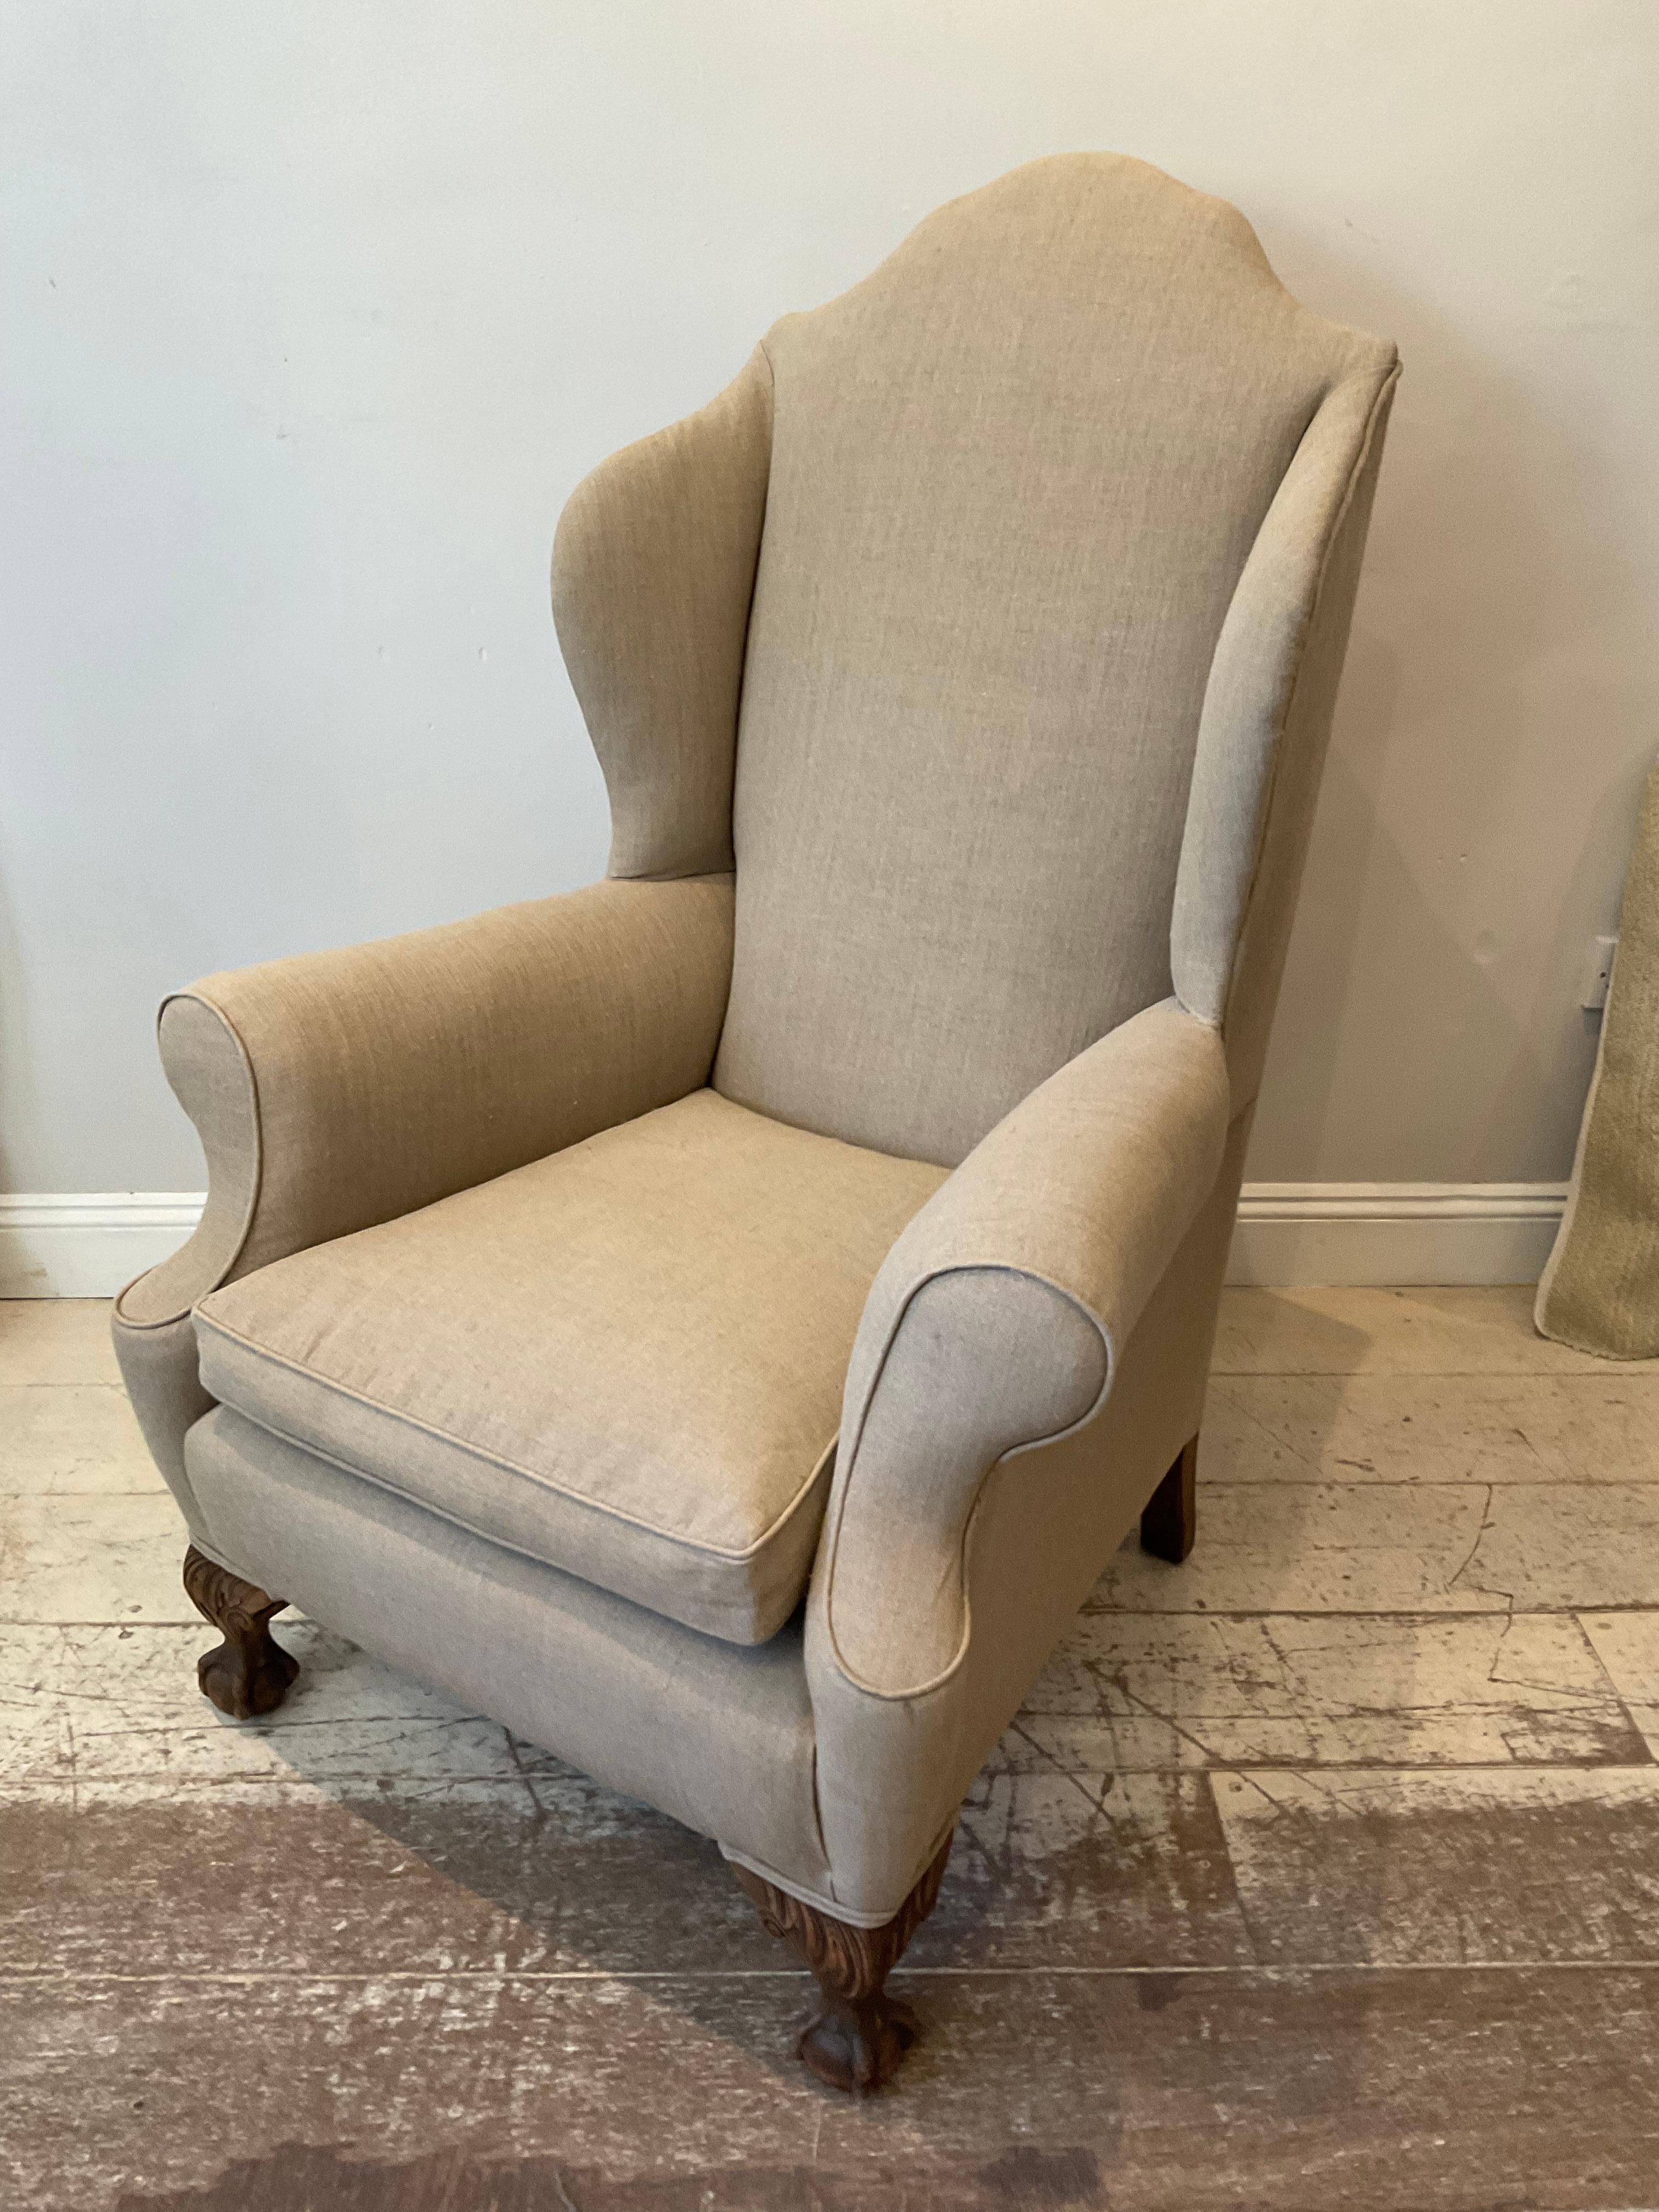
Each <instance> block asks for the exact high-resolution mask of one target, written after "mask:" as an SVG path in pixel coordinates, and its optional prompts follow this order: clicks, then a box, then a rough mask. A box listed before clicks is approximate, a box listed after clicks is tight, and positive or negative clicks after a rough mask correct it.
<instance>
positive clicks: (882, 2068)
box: [732, 1831, 954, 2096]
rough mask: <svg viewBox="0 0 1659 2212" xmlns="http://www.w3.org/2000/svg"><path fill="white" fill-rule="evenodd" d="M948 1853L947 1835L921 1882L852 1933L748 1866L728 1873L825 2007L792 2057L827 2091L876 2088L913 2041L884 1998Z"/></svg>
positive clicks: (897, 2005) (911, 2030)
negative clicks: (795, 1955)
mask: <svg viewBox="0 0 1659 2212" xmlns="http://www.w3.org/2000/svg"><path fill="white" fill-rule="evenodd" d="M953 1832H954V1831H953ZM950 1856H951V1837H950V1836H946V1838H945V1841H944V1842H943V1844H940V1846H939V1854H938V1857H936V1858H935V1859H934V1860H933V1864H932V1865H931V1866H930V1867H929V1868H928V1869H927V1872H926V1874H924V1875H922V1877H921V1881H919V1882H918V1883H917V1884H916V1886H915V1888H914V1889H913V1890H912V1891H911V1892H910V1894H909V1895H908V1897H907V1898H906V1899H905V1900H904V1902H903V1904H902V1905H900V1907H899V1909H898V1911H896V1913H895V1914H894V1915H893V1917H892V1918H891V1919H890V1920H889V1921H887V1922H886V1923H884V1925H883V1926H882V1927H879V1928H854V1926H853V1925H852V1923H850V1922H848V1921H846V1920H836V1919H832V1918H831V1917H830V1916H829V1913H827V1912H820V1911H819V1910H818V1909H817V1906H816V1905H803V1904H802V1902H801V1900H800V1899H799V1898H798V1897H791V1896H790V1895H789V1894H788V1893H787V1892H786V1891H784V1890H781V1889H778V1888H775V1887H774V1886H773V1884H772V1883H771V1882H769V1881H766V1880H765V1878H764V1877H763V1875H757V1874H751V1873H750V1870H749V1869H748V1868H747V1867H744V1866H738V1865H736V1864H734V1865H733V1867H732V1872H733V1874H735V1875H737V1877H738V1881H740V1882H741V1883H742V1884H743V1886H744V1888H745V1889H746V1890H747V1891H748V1893H749V1894H750V1897H752V1898H753V1899H754V1900H755V1903H756V1905H757V1906H758V1907H759V1909H760V1917H761V1925H762V1926H763V1928H764V1929H766V1931H767V1933H768V1935H769V1936H781V1938H782V1939H783V1941H784V1942H787V1943H789V1944H791V1945H792V1946H793V1948H794V1949H795V1950H797V1951H798V1952H799V1954H800V1955H801V1957H802V1958H803V1959H804V1960H805V1961H806V1964H807V1965H808V1966H810V1967H811V1970H812V1972H813V1973H814V1974H815V1975H816V1976H817V1984H818V1987H819V1989H820V1990H823V2010H822V2011H821V2012H818V2013H816V2014H814V2015H813V2017H812V2018H811V2020H809V2021H807V2023H806V2025H805V2027H803V2028H802V2030H801V2032H800V2033H799V2036H798V2037H797V2038H796V2039H795V2056H796V2057H798V2058H800V2059H804V2060H805V2063H806V2064H807V2065H808V2066H810V2067H811V2069H812V2071H813V2073H815V2074H816V2075H817V2077H818V2079H819V2080H820V2081H827V2082H829V2086H830V2087H832V2088H835V2089H846V2090H849V2091H850V2092H851V2093H853V2095H854V2096H863V2095H864V2094H865V2093H866V2092H867V2091H869V2090H872V2089H878V2088H880V2087H881V2085H882V2083H883V2082H884V2081H887V2080H888V2079H889V2078H890V2075H892V2074H893V2073H894V2072H896V2069H897V2067H898V2063H899V2061H900V2060H901V2059H902V2057H903V2056H904V2054H905V2052H906V2051H908V2049H909V2048H910V2045H912V2044H913V2043H914V2042H915V2039H916V2033H917V2027H916V2016H915V2013H914V2012H913V2011H912V2009H911V2008H910V2007H909V2006H908V2004H906V2003H905V2002H904V2000H903V1998H902V1997H890V1996H888V1994H887V1990H886V1988H885V1984H886V1980H887V1977H888V1975H889V1974H890V1973H891V1972H892V1970H893V1968H894V1967H895V1966H896V1965H897V1964H898V1961H899V1959H900V1957H901V1955H902V1953H903V1950H904V1948H905V1946H906V1944H907V1943H908V1942H909V1941H910V1938H911V1937H912V1936H914V1935H915V1932H916V1930H917V1929H918V1928H920V1927H921V1923H922V1922H923V1921H924V1920H925V1919H926V1918H927V1916H928V1914H929V1913H930V1912H931V1911H933V1905H934V1902H935V1900H936V1899H937V1898H938V1896H939V1883H940V1882H941V1881H942V1880H943V1879H944V1876H945V1861H946V1859H948V1858H949V1857H950Z"/></svg>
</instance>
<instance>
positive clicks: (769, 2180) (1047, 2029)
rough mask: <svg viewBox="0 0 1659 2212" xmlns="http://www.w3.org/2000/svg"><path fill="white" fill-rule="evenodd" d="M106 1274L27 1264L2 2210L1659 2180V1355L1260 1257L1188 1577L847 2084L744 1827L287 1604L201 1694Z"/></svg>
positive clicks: (1358, 2201)
mask: <svg viewBox="0 0 1659 2212" xmlns="http://www.w3.org/2000/svg"><path fill="white" fill-rule="evenodd" d="M105 1328H106V1315H105V1310H104V1309H103V1308H102V1307H101V1306H100V1305H96V1304H89V1303H86V1304H83V1303H75V1304H69V1303H58V1304H39V1305H27V1304H9V1305H0V1462H3V1470H4V1472H3V1476H0V1489H3V1491H4V1492H7V1493H8V1495H7V1496H6V1498H4V1500H3V1503H0V1513H3V1516H4V1517H3V1544H0V1647H3V1651H0V1869H3V1873H0V1923H3V1938H0V1942H3V1950H0V1968H3V1972H0V2007H3V2018H0V2146H3V2149H0V2174H3V2177H4V2178H3V2180H0V2203H3V2204H4V2205H5V2206H6V2207H7V2208H8V2212H10V2208H14V2207H16V2208H24V2207H27V2208H34V2207H52V2208H54V2209H56V2208H62V2212H83V2208H84V2212H106V2208H112V2207H116V2206H121V2207H126V2208H133V2209H134V2212H137V2208H155V2207H169V2208H178V2212H183V2208H185V2207H190V2208H192V2212H232V2208H235V2212H276V2209H277V2208H279V2207H280V2208H283V2212H337V2208H344V2212H368V2208H373V2212H393V2209H394V2208H396V2212H439V2208H443V2212H474V2208H489V2207H494V2208H497V2212H543V2208H547V2212H618V2208H629V2212H641V2208H650V2212H692V2208H699V2212H702V2208H715V2209H716V2212H723V2209H724V2208H737V2207H742V2208H745V2212H796V2208H799V2212H809V2208H811V2212H842V2208H846V2209H847V2212H854V2208H856V2212H978V2208H982V2207H991V2206H1022V2207H1024V2206H1030V2207H1043V2208H1049V2212H1056V2208H1064V2207H1110V2208H1113V2212H1141V2208H1146V2212H1152V2208H1159V2212H1207V2209H1208V2208H1223V2207H1225V2208H1228V2212H1237V2208H1264V2209H1265V2208H1269V2207H1271V2208H1273V2212H1335V2208H1339V2207H1365V2208H1384V2207H1387V2208H1412V2212H1429V2209H1430V2208H1433V2212H1471V2208H1477V2207H1478V2208H1480V2212H1498V2208H1500V2207H1502V2208H1510V2207H1516V2208H1518V2207H1523V2206H1524V2207H1531V2208H1535V2212H1570V2208H1571V2212H1614V2208H1620V2212H1630V2208H1651V2207H1656V2206H1659V1765H1656V1763H1655V1760H1656V1752H1659V1363H1655V1364H1650V1365H1649V1366H1647V1367H1610V1366H1604V1365H1600V1364H1597V1363H1595V1362H1594V1361H1592V1360H1590V1359H1589V1358H1580V1357H1578V1356H1576V1355H1574V1354H1572V1353H1571V1352H1564V1351H1563V1350H1561V1349H1560V1348H1559V1347H1558V1346H1551V1345H1547V1344H1544V1343H1542V1342H1541V1341H1540V1340H1538V1339H1537V1338H1536V1337H1534V1334H1533V1333H1532V1330H1531V1327H1530V1323H1529V1321H1528V1297H1527V1294H1526V1293H1524V1292H1522V1291H1507V1290H1501V1291H1404V1292H1389V1291H1313V1292H1297V1293H1277V1292H1270V1291H1231V1292H1229V1293H1228V1296H1227V1301H1226V1304H1225V1311H1224V1317H1223V1324H1222V1330H1221V1336H1220V1341H1219V1346H1218V1354H1217V1360H1216V1375H1215V1380H1214V1384H1213V1388H1212V1395H1211V1400H1210V1406H1209V1410H1208V1414H1207V1419H1206V1431H1205V1439H1206V1441H1205V1456H1204V1460H1203V1463H1202V1468H1201V1475H1202V1481H1201V1487H1200V1533H1199V1546H1198V1549H1197V1551H1196V1552H1195V1553H1194V1556H1193V1558H1192V1559H1191V1560H1190V1562H1189V1563H1188V1565H1187V1566H1186V1567H1184V1568H1180V1569H1175V1568H1170V1567H1166V1566H1163V1565H1159V1564H1158V1563H1157V1562H1155V1561H1153V1560H1151V1559H1146V1558H1145V1557H1143V1556H1142V1555H1141V1554H1140V1553H1139V1552H1137V1551H1134V1550H1126V1551H1125V1552H1124V1553H1122V1554H1121V1556H1120V1558H1119V1559H1118V1560H1117V1561H1116V1562H1115V1565H1114V1566H1113V1568H1112V1569H1111V1571H1109V1573H1108V1575H1107V1576H1106V1577H1105V1578H1104V1580H1103V1582H1102V1583H1101V1584H1100V1587H1099V1589H1098V1591H1097V1594H1096V1596H1095V1598H1094V1599H1093V1601H1091V1606H1090V1608H1089V1610H1088V1611H1087V1612H1086V1613H1085V1615H1084V1617H1083V1618H1082V1619H1081V1620H1079V1623H1078V1625H1077V1626H1076V1629H1075V1631H1074V1632H1073V1634H1072V1635H1071V1636H1070V1637H1069V1638H1067V1639H1066V1643H1065V1644H1064V1646H1063V1647H1062V1649H1061V1650H1060V1652H1059V1653H1058V1654H1057V1655H1056V1656H1055V1658H1054V1662H1053V1663H1052V1664H1051V1666H1050V1667H1049V1668H1048V1672H1047V1674H1045V1676H1044V1678H1043V1680H1042V1683H1041V1684H1040V1685H1039V1686H1038V1688H1037V1689H1036V1691H1035V1692H1034V1693H1033V1695H1032V1697H1031V1699H1030V1704H1029V1705H1028V1706H1027V1708H1026V1709H1025V1711H1024V1713H1023V1714H1022V1715H1021V1717H1019V1719H1018V1722H1017V1723H1015V1725H1014V1726H1013V1728H1012V1729H1010V1731H1009V1733H1008V1735H1007V1737H1006V1741H1004V1743H1003V1744H1002V1745H1001V1747H1000V1749H999V1751H998V1752H997V1753H996V1755H995V1756H994V1759H992V1760H991V1762H990V1764H989V1765H987V1768H986V1770H985V1772H984V1773H983V1775H982V1776H981V1778H980V1781H979V1784H978V1785H977V1787H976V1789H975V1792H974V1796H973V1799H972V1802H970V1804H969V1807H968V1808H967V1809H966V1811H965V1813H964V1815H963V1824H962V1828H961V1832H960V1835H959V1839H958V1843H957V1850H956V1855H955V1857H954V1858H953V1860H952V1863H951V1872H950V1874H949V1875H948V1877H947V1881H946V1884H945V1893H944V1897H943V1899H942V1901H941V1904H940V1906H939V1911H938V1913H937V1915H936V1917H935V1918H934V1919H933V1921H932V1922H931V1923H929V1925H928V1926H927V1928H926V1929H924V1930H923V1932H922V1934H921V1936H919V1937H918V1939H917V1941H916V1942H915V1946H914V1948H913V1949H912V1951H911V1953H910V1954H909V1957H908V1960H907V1961H906V1966H905V1969H904V1970H903V1971H902V1974H901V1976H899V1977H897V1978H896V1985H897V1984H898V1982H900V1981H902V1983H903V1984H904V1986H905V1988H906V1989H907V1991H908V1994H909V1995H910V1996H912V1997H913V1998H914V1999H915V2002H917V2003H918V2005H919V2006H920V2008H921V2011H922V2014H923V2015H924V2018H925V2021H926V2024H927V2034H926V2039H925V2041H924V2042H923V2044H922V2045H921V2046H920V2047H919V2048H918V2050H917V2051H916V2052H915V2054H914V2056H913V2058H912V2060H911V2062H910V2063H909V2065H908V2069H906V2071H905V2072H904V2073H903V2074H902V2075H901V2077H900V2080H899V2082H898V2084H897V2086H896V2089H895V2090H894V2091H892V2092H890V2093H888V2094H886V2095H885V2096H884V2097H882V2098H880V2099H878V2100H873V2101H872V2103H870V2104H868V2105H866V2106H854V2105H853V2104H850V2103H848V2102H846V2101H844V2100H840V2099H838V2098H836V2097H835V2096H834V2095H833V2094H832V2093H829V2092H828V2091H825V2090H822V2089H820V2088H819V2087H817V2085H816V2084H815V2083H814V2082H813V2081H811V2080H810V2079H809V2078H808V2077H807V2076H805V2075H804V2074H803V2073H802V2072H801V2070H800V2069H799V2068H798V2067H796V2066H795V2065H794V2064H793V2063H792V2062H791V2061H790V2059H789V2058H788V2057H787V2028H788V2026H789V2023H790V2021H791V2020H792V2019H793V2017H794V2016H795V2015H798V2014H799V2011H800V2009H801V2008H802V2006H803V2004H804V2002H805V1984H804V1983H803V1981H802V1979H801V1978H799V1976H797V1975H795V1974H794V1973H793V1972H790V1971H789V1968H788V1966H787V1960H786V1959H785V1957H784V1955H783V1954H781V1953H780V1952H779V1951H777V1950H775V1948H774V1947H773V1946H772V1945H771V1944H770V1943H769V1941H768V1940H767V1939H766V1938H765V1937H764V1936H763V1935H762V1934H761V1932H760V1931H759V1929H758V1928H757V1926H756V1925H755V1924H754V1923H753V1920H752V1917H751V1914H750V1908H749V1906H748V1905H747V1904H746V1902H745V1901H744V1899H742V1898H741V1896H740V1895H739V1894H738V1892H737V1889H736V1887H735V1885H734V1884H733V1883H732V1881H731V1878H730V1876H729V1875H728V1874H727V1872H726V1869H725V1868H724V1866H723V1865H722V1864H721V1863H720V1859H719V1857H718V1856H717V1854H716V1852H715V1850H714V1846H713V1845H712V1844H708V1843H705V1842H704V1841H702V1839H701V1838H696V1837H694V1836H690V1835H688V1834H687V1833H685V1832H684V1831H682V1830H679V1829H678V1828H676V1827H674V1826H672V1825H671V1824H670V1823H668V1822H666V1821H665V1820H660V1819H659V1818H657V1817H656V1816H655V1815H654V1814H650V1813H648V1812H646V1811H644V1810H642V1809H641V1808H639V1807H637V1806H634V1805H631V1804H629V1803H626V1802H623V1801H621V1800H618V1799H617V1798H615V1797H612V1796H609V1795H607V1794H606V1793H605V1791H603V1790H598V1789H596V1788H595V1787H593V1786H592V1784H588V1783H586V1782H585V1781H584V1780H583V1779H582V1778H580V1776H578V1775H576V1774H574V1773H573V1772H572V1771H570V1770H568V1768H566V1767H564V1766H562V1765H560V1764H559V1763H558V1762H557V1761H556V1760H555V1759H550V1758H548V1757H547V1756H545V1755H544V1754H543V1753H538V1752H537V1751H535V1750H533V1749H532V1747H529V1746H528V1745H526V1744H523V1743H520V1742H515V1741H512V1740H510V1739H509V1738H508V1737H507V1735H505V1734H504V1733H503V1732H502V1730H501V1729H499V1728H495V1727H493V1726H491V1725H490V1724H489V1723H487V1722H485V1721H483V1720H482V1719H480V1718H478V1717H476V1716H474V1715H471V1714H469V1713H466V1712H464V1711H459V1710H458V1709H457V1708H455V1707H454V1706H453V1705H450V1704H448V1703H447V1701H446V1700H445V1699H441V1698H439V1697H436V1696H434V1695H431V1694H429V1693H428V1692H426V1691H424V1690H422V1689H421V1688H420V1687H419V1686H417V1685H416V1684H414V1683H412V1682H410V1681H407V1680H404V1679H403V1678H401V1677H400V1676H398V1675H396V1674H392V1673H391V1672H389V1671H388V1670H386V1668H381V1667H380V1666H379V1665H377V1664H375V1663H374V1662H371V1661H370V1660H368V1659H367V1658H365V1657H364V1656H362V1654H361V1653H359V1652H357V1651H356V1650H353V1649H352V1648H351V1647H350V1646H349V1645H348V1644H344V1643H343V1642H341V1641H340V1640H338V1639H337V1638H333V1637H331V1636H329V1635H327V1634H326V1633H325V1632H321V1631H319V1630H318V1629H314V1628H313V1627H312V1626H309V1625H308V1624H306V1623H303V1622H295V1623H294V1625H292V1626H288V1627H286V1628H285V1629H283V1631H282V1633H283V1635H284V1638H285V1640H287V1641H289V1643H290V1644H291V1646H292V1648H293V1649H294V1650H295V1651H297V1652H298V1653H299V1655H300V1656H301V1659H302V1660H303V1662H304V1663H305V1671H304V1673H303V1674H302V1676H301V1686H300V1690H299V1692H298V1693H297V1694H296V1695H295V1697H294V1698H293V1699H292V1700H291V1702H290V1703H289V1705H288V1707H287V1708H286V1709H285V1710H284V1711H283V1712H282V1713H280V1714H279V1715H277V1716H276V1717H275V1718H274V1720H273V1721H271V1722H270V1723H262V1724H258V1725H254V1726H251V1727H242V1728H238V1727H235V1726H234V1725H233V1724H232V1723H226V1722H222V1721H221V1720H220V1719H219V1718H218V1717H217V1716H216V1714H215V1713H214V1712H213V1711H212V1710H211V1709H210V1707H209V1706H207V1705H205V1704H204V1702H203V1701H202V1700H201V1699H200V1698H199V1697H198V1696H197V1693H196V1690H195V1686H194V1680H193V1674H192V1661H193V1657H194V1655H195V1654H196V1653H197V1651H198V1650H200V1649H202V1648H203V1646H204V1642H205V1641H210V1640H211V1639H210V1638H209V1637H207V1635H206V1632H204V1628H203V1626H202V1625H201V1624H200V1623H199V1622H197V1621H196V1620H194V1619H193V1617H192V1616H191V1614H190V1613H189V1610H188V1607H186V1605H185V1601H184V1599H183V1595H182V1593H181V1591H180V1589H179V1559H180V1556H181V1553H182V1551H183V1545H184V1538H183V1533H182V1529H181V1527H180V1523H179V1518H178V1516H177V1514H176V1512H175V1511H174V1509H173V1504H172V1501H171V1500H170V1498H168V1497H167V1493H166V1492H165V1490H164V1489H163V1488H162V1486H161V1483H160V1480H159V1479H158V1478H157V1477H156V1476H155V1474H154V1472H153V1470H152V1469H151V1468H150V1465H149V1461H148V1460H147V1458H146V1457H145V1455H144V1453H143V1449H142V1447H141V1445H140V1443H139V1442H138V1438H137V1432H136V1431H135V1429H134V1427H133V1425H132V1422H131V1417H130V1415H129V1414H128V1413H127V1411H126V1408H125V1401H124V1400H123V1399H122V1397H121V1395H120V1394H119V1391H118V1388H117V1385H116V1378H115V1370H114V1368H113V1365H112V1360H111V1357H110V1353H109V1351H108V1349H107V1345H106V1335H105Z"/></svg>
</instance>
